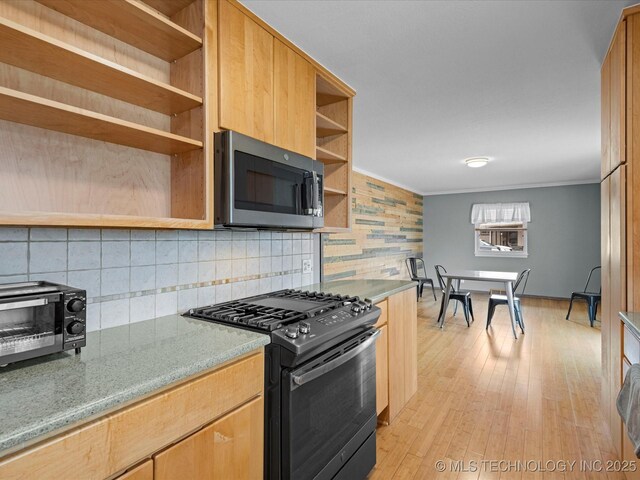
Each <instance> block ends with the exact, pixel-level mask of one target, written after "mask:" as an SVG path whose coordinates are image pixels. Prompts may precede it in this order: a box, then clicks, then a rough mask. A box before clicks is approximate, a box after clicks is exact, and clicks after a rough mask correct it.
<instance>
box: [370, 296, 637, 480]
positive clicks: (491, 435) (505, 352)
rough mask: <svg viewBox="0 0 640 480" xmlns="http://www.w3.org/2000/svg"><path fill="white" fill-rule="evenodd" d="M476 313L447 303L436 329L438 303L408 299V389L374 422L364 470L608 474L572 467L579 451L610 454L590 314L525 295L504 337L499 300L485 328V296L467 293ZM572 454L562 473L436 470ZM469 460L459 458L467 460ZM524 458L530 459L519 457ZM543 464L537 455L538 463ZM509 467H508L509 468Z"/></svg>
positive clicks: (394, 475)
mask: <svg viewBox="0 0 640 480" xmlns="http://www.w3.org/2000/svg"><path fill="white" fill-rule="evenodd" d="M473 302H474V307H475V308H474V310H475V313H476V321H475V323H472V325H471V328H467V326H466V324H465V322H464V318H463V315H462V312H458V315H457V316H456V317H452V316H451V314H452V309H451V308H450V310H449V316H448V318H447V321H446V324H445V328H444V330H440V329H439V328H438V327H437V326H436V324H435V316H436V315H437V308H438V304H436V303H435V302H434V301H433V298H431V299H429V298H428V295H427V293H426V291H425V295H424V298H423V299H422V300H421V301H420V303H419V306H418V375H419V376H418V393H417V394H416V395H415V396H414V397H413V398H412V399H411V401H410V402H409V403H408V404H407V406H406V407H405V409H404V410H403V411H402V412H401V413H400V414H399V416H398V418H396V420H395V421H394V423H393V424H392V425H390V426H381V427H380V428H379V430H378V435H377V442H378V452H377V455H378V456H377V460H378V463H377V465H376V468H375V470H374V471H373V472H372V473H371V475H370V478H371V479H418V478H421V479H439V478H451V479H453V478H459V479H462V478H464V479H468V478H482V479H484V478H496V479H497V478H518V479H520V478H522V479H526V478H545V479H546V478H584V479H587V478H610V479H618V478H621V479H623V478H624V476H623V475H622V474H617V473H609V474H607V473H590V472H584V471H583V472H580V471H579V470H580V468H579V462H580V461H593V460H601V461H603V462H604V461H606V460H608V459H613V458H615V455H614V453H612V452H613V446H612V444H611V440H610V438H609V436H608V434H605V433H604V432H605V431H606V430H605V427H604V422H603V420H602V418H601V416H600V410H599V399H600V324H599V322H598V323H597V324H596V328H590V327H589V323H588V321H587V316H586V309H584V308H575V307H574V311H573V312H572V317H571V321H566V320H565V319H564V317H565V315H566V308H567V305H568V303H567V302H561V301H556V300H543V299H526V300H525V301H524V305H523V309H524V317H525V322H526V334H525V335H523V336H522V335H520V336H519V338H518V340H517V341H515V340H514V339H513V336H512V333H511V327H510V323H509V317H508V312H507V309H506V307H504V306H501V307H498V309H497V310H496V315H495V316H494V318H493V322H492V327H491V328H490V329H489V331H488V332H487V331H485V322H486V312H487V297H486V296H483V295H476V294H474V296H473ZM503 459H504V460H511V461H514V462H515V461H516V460H520V461H522V462H530V461H533V462H546V461H548V460H553V461H557V460H564V461H577V462H578V464H577V465H576V466H575V471H573V472H571V473H558V472H549V471H548V472H546V473H540V472H537V473H532V472H525V471H522V468H523V467H520V470H521V471H511V472H503V473H500V472H499V471H498V472H491V471H489V470H491V468H493V469H496V468H498V469H500V470H501V469H508V467H507V466H506V464H502V465H494V466H490V465H488V464H485V465H487V468H486V469H483V468H481V467H482V464H481V463H477V466H478V467H479V468H478V471H476V472H452V471H450V470H449V469H448V468H447V470H449V471H445V472H443V473H438V472H437V471H436V469H435V463H436V461H437V460H443V461H445V462H447V463H446V465H447V466H448V465H449V463H448V462H449V461H450V460H465V461H466V462H470V461H472V460H473V461H476V462H481V461H482V460H495V461H497V460H503ZM467 465H469V463H467ZM529 465H530V466H531V465H534V464H531V463H529ZM541 466H542V467H544V466H545V464H544V463H542V465H541ZM511 470H514V468H511Z"/></svg>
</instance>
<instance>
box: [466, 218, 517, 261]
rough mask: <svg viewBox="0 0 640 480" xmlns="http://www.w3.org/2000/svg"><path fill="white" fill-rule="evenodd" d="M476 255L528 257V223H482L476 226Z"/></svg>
mask: <svg viewBox="0 0 640 480" xmlns="http://www.w3.org/2000/svg"><path fill="white" fill-rule="evenodd" d="M475 244H476V252H475V253H476V257H526V256H527V255H528V250H527V224H526V223H524V222H510V223H506V222H505V223H481V224H479V225H476V228H475Z"/></svg>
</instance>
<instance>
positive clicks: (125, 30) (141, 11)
mask: <svg viewBox="0 0 640 480" xmlns="http://www.w3.org/2000/svg"><path fill="white" fill-rule="evenodd" d="M37 1H38V2H40V3H41V4H43V5H45V6H47V7H49V8H52V9H54V10H56V11H58V12H60V13H62V14H64V15H67V16H68V17H71V18H73V19H75V20H77V21H79V22H81V23H84V24H85V25H89V26H90V27H92V28H95V29H96V30H100V31H101V32H103V33H106V34H107V35H110V36H112V37H114V38H117V39H118V40H121V41H123V42H125V43H128V44H130V45H132V46H134V47H136V48H139V49H140V50H143V51H145V52H147V53H150V54H151V55H154V56H156V57H158V58H162V59H163V60H166V61H168V62H172V61H174V60H177V59H178V58H182V57H184V56H185V55H188V54H189V53H191V52H193V51H195V50H197V49H198V48H200V47H202V39H201V38H200V37H198V36H196V35H194V34H193V33H191V32H189V31H188V30H186V29H184V28H182V27H181V26H180V25H178V24H176V23H174V22H172V21H171V20H169V19H168V18H166V17H165V16H164V15H162V14H160V13H158V12H157V11H156V10H154V9H153V8H151V7H149V6H147V5H145V4H144V3H141V2H138V1H136V0H97V1H96V0H37ZM165 3H168V2H165Z"/></svg>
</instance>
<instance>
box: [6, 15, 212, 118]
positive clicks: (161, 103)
mask: <svg viewBox="0 0 640 480" xmlns="http://www.w3.org/2000/svg"><path fill="white" fill-rule="evenodd" d="M0 44H1V45H2V47H3V48H2V49H0V62H4V63H8V64H10V65H14V66H16V67H19V68H23V69H25V70H29V71H31V72H34V73H37V74H39V75H44V76H47V77H50V78H54V79H56V80H59V81H61V82H65V83H69V84H71V85H75V86H77V87H81V88H85V89H87V90H91V91H94V92H97V93H100V94H103V95H107V96H109V97H113V98H117V99H120V100H123V101H125V102H128V103H132V104H134V105H139V106H141V107H144V108H148V109H150V110H154V111H156V112H161V113H164V114H168V115H170V114H174V113H181V112H184V111H186V110H190V109H192V108H195V107H198V106H200V105H202V99H201V98H200V97H196V96H195V95H191V94H190V93H187V92H184V91H182V90H179V89H177V88H175V87H172V86H171V85H167V84H165V83H162V82H158V81H156V80H154V79H151V78H149V77H146V76H144V75H141V74H139V73H137V72H135V71H133V70H131V69H128V68H125V67H123V66H121V65H118V64H116V63H113V62H110V61H108V60H105V59H103V58H100V57H98V56H96V55H93V54H91V53H88V52H85V51H83V50H80V49H79V48H76V47H74V46H72V45H67V44H65V43H64V42H60V41H58V40H56V39H54V38H51V37H48V36H47V35H43V34H41V33H39V32H36V31H35V30H31V29H29V28H27V27H23V26H22V25H19V24H17V23H14V22H12V21H10V20H6V19H3V18H0Z"/></svg>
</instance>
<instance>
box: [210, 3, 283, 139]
mask: <svg viewBox="0 0 640 480" xmlns="http://www.w3.org/2000/svg"><path fill="white" fill-rule="evenodd" d="M219 5H220V7H219V8H220V10H219V23H218V25H219V29H218V32H219V33H218V35H219V64H220V66H219V76H220V82H219V85H220V127H222V128H225V129H228V130H235V131H237V132H240V133H243V134H245V135H249V136H250V137H253V138H257V139H258V140H262V141H264V142H269V143H273V139H274V138H273V130H274V128H273V105H274V98H273V42H274V38H273V36H272V35H271V34H270V33H269V32H267V31H266V30H265V29H263V28H262V27H260V26H259V25H258V24H257V23H255V22H254V21H253V20H251V19H250V18H249V17H247V16H246V15H245V14H244V13H242V12H241V11H240V10H238V9H237V8H236V7H234V6H233V5H231V4H230V3H229V2H228V1H226V0H222V1H220V2H219Z"/></svg>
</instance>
